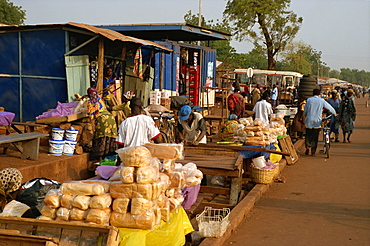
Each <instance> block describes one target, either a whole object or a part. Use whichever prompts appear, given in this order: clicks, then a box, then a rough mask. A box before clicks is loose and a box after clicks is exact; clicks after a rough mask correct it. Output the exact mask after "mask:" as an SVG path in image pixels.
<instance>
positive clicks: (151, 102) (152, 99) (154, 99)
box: [149, 97, 161, 104]
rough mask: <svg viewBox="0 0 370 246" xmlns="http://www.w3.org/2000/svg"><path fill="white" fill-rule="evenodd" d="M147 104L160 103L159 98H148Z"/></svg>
mask: <svg viewBox="0 0 370 246" xmlns="http://www.w3.org/2000/svg"><path fill="white" fill-rule="evenodd" d="M149 104H161V98H160V97H158V98H150V99H149Z"/></svg>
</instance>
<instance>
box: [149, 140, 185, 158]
mask: <svg viewBox="0 0 370 246" xmlns="http://www.w3.org/2000/svg"><path fill="white" fill-rule="evenodd" d="M144 146H145V147H146V148H148V150H149V151H150V153H151V154H152V157H157V158H159V159H180V157H181V153H180V150H179V145H175V144H174V145H169V144H153V143H147V144H145V145H144Z"/></svg>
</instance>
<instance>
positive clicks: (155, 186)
mask: <svg viewBox="0 0 370 246" xmlns="http://www.w3.org/2000/svg"><path fill="white" fill-rule="evenodd" d="M151 185H152V191H153V192H152V198H151V199H153V200H155V199H157V198H158V197H159V195H160V194H161V193H162V192H164V189H163V187H164V183H163V182H161V181H160V180H158V181H156V182H154V183H152V184H151Z"/></svg>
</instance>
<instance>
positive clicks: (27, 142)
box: [0, 132, 49, 160]
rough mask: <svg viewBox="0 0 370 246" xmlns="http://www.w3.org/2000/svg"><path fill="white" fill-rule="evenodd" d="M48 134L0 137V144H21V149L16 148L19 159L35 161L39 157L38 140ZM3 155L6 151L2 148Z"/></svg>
mask: <svg viewBox="0 0 370 246" xmlns="http://www.w3.org/2000/svg"><path fill="white" fill-rule="evenodd" d="M47 136H49V134H47V133H40V132H29V133H21V134H11V135H5V136H0V144H10V143H11V144H14V143H19V142H22V148H21V149H20V148H19V147H18V146H16V148H17V149H18V150H19V151H20V152H21V159H26V160H37V158H38V156H39V148H40V138H41V137H47ZM4 150H5V151H4V154H6V153H5V152H6V149H5V148H4Z"/></svg>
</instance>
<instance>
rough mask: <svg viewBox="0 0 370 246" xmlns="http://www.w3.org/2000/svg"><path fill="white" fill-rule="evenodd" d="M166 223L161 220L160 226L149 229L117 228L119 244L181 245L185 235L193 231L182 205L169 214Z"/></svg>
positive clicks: (129, 245)
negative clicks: (168, 219)
mask: <svg viewBox="0 0 370 246" xmlns="http://www.w3.org/2000/svg"><path fill="white" fill-rule="evenodd" d="M170 216H171V217H170V221H169V222H168V223H166V222H164V221H163V220H162V221H161V226H160V228H157V229H154V230H153V231H150V230H140V229H129V228H119V230H120V238H121V240H120V244H119V245H120V246H137V245H142V246H144V245H145V246H158V245H161V246H183V245H185V242H186V240H185V235H186V234H188V233H190V232H193V231H194V229H193V227H192V225H191V223H190V220H189V217H188V215H187V214H186V212H185V210H184V209H183V208H182V207H179V208H177V209H176V210H175V211H173V212H171V214H170Z"/></svg>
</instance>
